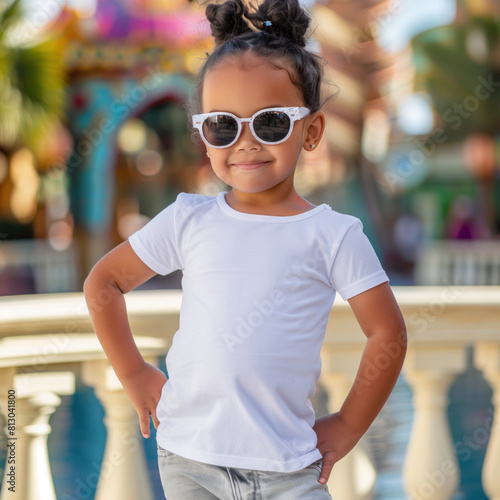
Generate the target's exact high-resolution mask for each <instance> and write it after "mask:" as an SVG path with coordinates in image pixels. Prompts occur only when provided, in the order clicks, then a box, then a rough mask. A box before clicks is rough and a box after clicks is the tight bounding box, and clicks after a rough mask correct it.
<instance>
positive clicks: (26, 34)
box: [0, 0, 66, 152]
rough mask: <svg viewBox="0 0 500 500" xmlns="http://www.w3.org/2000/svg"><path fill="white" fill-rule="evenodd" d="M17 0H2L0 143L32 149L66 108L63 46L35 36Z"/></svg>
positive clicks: (42, 139)
mask: <svg viewBox="0 0 500 500" xmlns="http://www.w3.org/2000/svg"><path fill="white" fill-rule="evenodd" d="M34 31H36V26H33V25H32V24H30V23H29V22H27V21H26V20H25V19H23V14H22V7H21V1H20V0H15V1H14V2H12V3H11V4H10V5H9V6H6V5H5V3H1V2H0V146H1V147H3V148H5V149H7V150H8V149H11V148H13V147H15V146H16V145H19V144H22V145H26V146H28V147H30V148H31V149H33V150H34V151H35V152H36V151H37V149H38V147H39V146H41V144H42V143H43V141H44V139H45V138H46V134H47V133H48V131H49V130H51V129H52V127H51V125H52V124H54V123H57V122H58V121H59V120H60V119H61V117H62V116H63V114H64V110H65V102H66V96H65V87H66V82H65V69H64V63H63V47H62V45H61V42H60V41H59V40H57V38H51V39H48V38H47V39H44V40H40V39H34V38H33V32H34Z"/></svg>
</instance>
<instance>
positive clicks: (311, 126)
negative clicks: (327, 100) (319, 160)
mask: <svg viewBox="0 0 500 500" xmlns="http://www.w3.org/2000/svg"><path fill="white" fill-rule="evenodd" d="M306 120H307V122H306V130H305V134H304V142H303V144H302V146H303V147H304V149H305V150H306V151H313V150H314V149H316V148H317V147H318V144H319V141H320V140H321V137H323V132H324V131H325V115H324V113H323V112H322V111H316V113H313V114H312V115H310V116H308V117H307V118H306Z"/></svg>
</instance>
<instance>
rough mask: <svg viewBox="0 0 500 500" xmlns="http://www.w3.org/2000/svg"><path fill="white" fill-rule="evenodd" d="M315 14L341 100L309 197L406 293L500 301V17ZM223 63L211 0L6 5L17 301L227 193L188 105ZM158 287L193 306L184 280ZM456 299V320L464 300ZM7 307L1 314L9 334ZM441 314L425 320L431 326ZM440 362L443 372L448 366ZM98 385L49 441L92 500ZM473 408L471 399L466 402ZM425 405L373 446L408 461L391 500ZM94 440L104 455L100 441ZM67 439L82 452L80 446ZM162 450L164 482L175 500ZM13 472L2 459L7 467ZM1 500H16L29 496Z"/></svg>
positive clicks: (466, 381)
mask: <svg viewBox="0 0 500 500" xmlns="http://www.w3.org/2000/svg"><path fill="white" fill-rule="evenodd" d="M303 3H304V5H307V7H309V8H310V9H311V13H312V15H313V18H314V24H315V29H314V33H313V34H314V36H313V40H312V41H311V46H310V47H311V49H312V50H316V51H318V52H320V53H321V54H322V56H323V57H324V58H325V59H326V61H327V65H326V67H325V72H326V77H327V78H326V82H327V83H326V84H325V92H326V93H332V92H333V93H335V92H337V90H338V94H337V95H336V97H335V98H334V99H332V100H331V101H329V102H328V104H327V105H326V107H325V110H324V111H325V113H326V115H327V130H326V138H325V140H323V141H322V143H321V145H320V147H319V148H318V149H317V150H315V151H314V152H311V153H304V154H303V156H302V158H301V163H300V165H299V167H298V170H297V175H296V181H297V182H296V186H297V189H298V191H299V192H300V193H301V194H302V195H303V196H304V197H306V198H307V199H308V200H310V201H311V202H312V203H314V204H320V203H328V204H329V205H330V206H331V207H332V208H333V209H334V210H338V211H340V212H344V213H349V214H352V215H355V216H357V217H359V218H360V219H361V220H362V222H363V225H364V228H365V232H366V234H367V235H368V237H369V238H370V240H371V242H372V243H373V245H374V247H375V250H376V252H377V254H378V255H379V257H380V259H381V261H382V264H383V266H384V267H385V269H386V270H387V272H388V275H389V277H390V279H391V284H392V285H396V286H398V285H399V286H402V287H405V286H410V287H413V285H429V286H430V285H436V286H442V287H447V288H443V289H444V290H448V292H449V291H450V290H452V289H453V288H452V287H455V286H461V285H478V286H491V285H500V236H499V235H500V4H499V3H498V2H497V1H496V0H439V1H438V0H434V1H431V0H425V1H424V0H422V1H419V2H411V0H349V1H347V0H317V1H315V0H303ZM211 49H212V41H211V38H210V29H209V26H208V25H207V23H206V20H205V17H204V8H203V7H202V6H200V5H199V4H198V2H197V1H196V0H195V1H192V2H190V1H188V0H44V1H42V0H15V1H12V0H0V295H3V296H22V295H25V294H46V293H57V294H59V293H62V292H80V291H81V289H82V284H83V281H84V279H85V277H86V275H87V273H88V271H89V270H90V268H91V267H92V266H93V264H94V263H95V262H96V261H97V260H98V259H99V258H100V257H101V256H102V255H104V254H105V253H106V252H107V251H108V250H110V249H111V248H112V247H114V246H115V245H117V244H119V243H120V242H122V241H124V240H126V239H127V238H128V237H129V236H130V235H131V234H132V233H133V232H134V231H136V230H137V229H139V228H140V227H141V226H142V225H144V224H145V223H146V222H147V221H148V220H149V219H151V218H152V217H154V216H155V215H156V214H157V213H158V212H159V211H160V210H161V209H162V208H164V207H165V206H166V205H168V204H169V203H171V202H172V201H174V200H175V198H176V195H177V194H178V193H179V192H181V191H185V192H198V193H203V194H208V195H216V194H217V193H218V192H220V191H224V190H227V189H228V187H227V186H225V185H224V184H222V183H221V182H220V181H219V180H218V179H217V178H216V177H215V176H214V174H213V173H212V171H211V168H210V165H209V163H208V159H207V158H206V156H205V155H204V154H202V153H203V150H202V148H201V146H200V144H198V143H196V142H193V141H192V137H191V136H192V134H191V131H190V130H189V129H188V126H187V125H188V124H187V118H186V109H185V106H184V103H185V101H186V99H188V97H189V95H190V92H191V86H192V80H193V76H194V75H195V74H196V72H197V70H198V68H199V67H200V65H201V63H202V61H203V58H204V57H205V54H206V52H210V50H211ZM141 288H143V289H165V288H166V289H178V288H180V274H179V273H173V274H172V275H169V276H167V277H159V276H158V277H155V278H153V279H152V280H151V281H150V282H148V283H146V284H145V285H143V286H142V287H141ZM413 288H415V289H416V288H418V287H413ZM492 289H493V287H492ZM497 290H498V289H497ZM450 293H451V294H452V295H453V292H450ZM460 293H462V292H460ZM464 293H465V292H464ZM458 295H459V292H457V295H455V296H454V297H457V296H458ZM61 297H63V294H62V295H61ZM440 297H444V295H442V296H440ZM7 298H8V297H5V299H7ZM462 299H463V301H464V303H465V298H463V297H462ZM462 299H460V300H462ZM61 300H63V299H61ZM426 300H431V299H426ZM436 300H437V299H436ZM439 300H441V302H437V303H438V304H442V303H444V304H445V305H446V307H447V312H448V311H451V309H452V305H451V300H448V301H447V302H446V300H445V299H443V298H441V299H439ZM474 301H475V299H474V300H473V301H472V302H474ZM410 302H411V300H410ZM428 303H429V302H427V304H428ZM475 303H479V301H476V302H475ZM9 304H11V302H4V303H3V304H2V306H1V307H3V308H4V310H3V312H2V314H4V317H9V318H10V316H9V314H10V313H9V312H6V309H5V308H6V307H7V308H8V307H9ZM12 304H14V302H12ZM32 304H33V305H35V302H32ZM40 304H41V302H40ZM61 304H63V302H61ZM41 307H42V306H39V308H41ZM61 307H62V305H61ZM425 307H428V305H427V306H425ZM443 307H444V306H443ZM443 310H444V309H443ZM417 311H419V312H418V314H420V316H416V317H415V318H416V319H419V318H420V319H421V320H422V321H423V319H422V318H423V317H424V316H422V315H423V313H422V308H420V309H418V310H417ZM440 311H441V310H440ZM22 314H25V313H21V315H22ZM26 314H28V313H26ZM41 314H42V316H43V313H41ZM415 314H417V313H415ZM441 314H442V311H441V312H439V313H434V316H429V317H427V325H429V324H431V323H433V322H434V321H435V320H436V318H438V317H439V316H440V315H441ZM445 315H446V314H443V317H444V316H445ZM0 316H1V314H0ZM429 318H430V319H429ZM9 321H10V319H9ZM82 321H83V320H82ZM438 323H439V322H438V321H436V322H435V323H433V325H434V327H436V325H437V324H438ZM12 324H13V323H12ZM457 324H458V323H457ZM415 325H417V323H416V322H415ZM496 325H497V327H498V323H496ZM497 327H496V330H498V328H497ZM6 328H7V327H6ZM9 328H10V327H9ZM20 331H21V332H24V333H26V332H27V331H28V330H26V331H25V329H24V327H21V328H20ZM0 333H1V332H0ZM46 333H47V332H46ZM66 333H68V332H67V331H66ZM488 335H489V334H488ZM0 336H1V335H0ZM436 338H438V336H437V337H436ZM481 338H483V337H481ZM484 338H490V337H487V336H486V337H484ZM496 338H497V337H496ZM478 339H479V337H478ZM8 345H10V344H2V346H3V347H2V348H5V346H8ZM19 345H20V344H18V347H17V348H18V349H20V348H19ZM467 349H469V347H468V348H467ZM5 352H7V351H5ZM9 352H10V351H9ZM16 352H17V351H16ZM439 352H441V351H439ZM443 352H444V351H443ZM467 352H468V355H467V356H468V357H467V362H466V364H464V365H463V366H462V364H460V363H462V362H461V361H460V363H459V365H457V366H460V368H457V369H456V373H460V372H463V373H461V375H460V377H462V379H461V380H462V382H460V383H459V384H458V385H457V383H456V381H455V383H454V385H453V386H452V387H451V392H450V398H451V404H450V406H448V407H447V409H446V410H443V411H446V412H448V413H447V416H448V417H449V419H450V426H451V433H452V435H453V439H454V440H455V448H457V442H458V443H459V444H460V443H462V444H463V442H464V440H463V439H462V438H461V436H464V435H465V434H464V433H466V432H472V430H471V429H476V430H477V429H480V428H481V427H478V424H477V422H478V421H484V419H485V415H487V414H488V412H491V408H492V403H491V394H492V392H491V389H490V388H489V386H488V384H487V383H486V382H485V380H484V378H483V377H482V376H481V375H480V374H479V372H478V370H477V369H476V368H474V367H473V360H472V358H473V355H474V353H473V350H470V349H469V350H468V351H467ZM434 354H435V352H434ZM434 354H433V355H434ZM448 354H449V353H448ZM448 354H447V355H448ZM16 359H17V358H16ZM431 359H433V360H438V362H437V363H435V364H436V365H438V364H439V362H440V360H441V359H442V358H441V354H439V355H438V357H437V358H434V357H432V356H431ZM446 359H448V358H446ZM450 359H451V358H450ZM457 359H458V358H457ZM460 359H462V358H460ZM447 363H448V362H447ZM447 363H444V365H445V366H447V367H449V366H451V365H450V364H447ZM450 363H451V362H450ZM19 365H20V364H19ZM19 365H18V366H19ZM444 365H443V366H444ZM1 366H7V365H5V364H4V365H1ZM1 366H0V368H1ZM499 366H500V364H499ZM163 368H164V366H163ZM443 370H445V371H446V369H443ZM456 373H455V374H456ZM460 377H459V378H460ZM87 379H88V380H90V379H92V377H90V379H89V378H88V377H87ZM408 380H410V381H411V378H410V379H408ZM439 380H440V381H441V379H439ZM450 380H451V379H450ZM80 383H81V380H80V382H78V380H77V390H76V391H73V393H72V392H71V391H70V390H68V392H66V393H65V392H64V390H61V391H59V394H60V395H62V394H70V393H72V394H73V396H72V397H69V396H68V398H67V399H65V400H64V401H63V405H62V406H61V408H60V409H59V410H58V412H57V413H56V414H55V415H54V416H53V418H52V420H51V423H52V426H53V428H54V429H58V430H59V433H53V434H52V435H51V436H50V439H49V451H50V457H51V462H52V466H53V476H54V483H55V485H56V490H57V493H58V495H57V496H58V498H64V499H65V500H68V499H73V498H78V499H80V498H93V495H94V492H95V484H93V485H89V484H83V483H82V485H80V483H75V479H74V477H72V474H73V475H74V474H75V473H74V472H71V470H73V471H78V473H79V474H80V475H79V476H78V478H80V477H84V476H85V474H89V475H88V476H87V478H88V477H90V475H91V474H93V473H94V472H95V471H94V469H92V467H93V466H94V465H92V467H91V466H90V465H89V464H90V463H92V464H94V463H95V462H99V460H100V459H101V458H102V453H103V449H102V446H103V445H102V443H103V442H104V440H105V434H106V430H105V428H104V425H103V424H102V415H103V410H102V407H101V406H99V403H98V402H97V399H96V398H95V396H94V394H93V392H92V391H91V389H89V387H87V386H86V385H85V384H80ZM79 384H80V385H79ZM460 384H461V385H460ZM497 384H498V382H497ZM1 385H2V383H1V380H0V386H1ZM87 385H88V384H87ZM431 385H432V384H431ZM436 386H440V384H439V383H438V384H436ZM415 387H416V386H415V385H412V389H413V390H416V389H415ZM443 387H444V389H443V391H445V390H447V389H446V388H447V387H448V386H447V385H446V384H444V385H443ZM429 390H430V389H429ZM497 390H498V391H500V387H499V388H497ZM467 391H468V392H467ZM466 393H468V394H469V395H470V394H472V395H473V399H472V400H471V399H470V398H469V399H468V400H467V401H468V402H465V403H464V402H462V399H463V396H464V394H466ZM100 394H101V395H100V396H99V398H100V401H101V403H102V404H103V406H104V407H105V408H108V407H107V406H106V404H107V401H106V398H105V397H103V396H102V393H100ZM2 397H3V395H2ZM318 398H319V399H318V400H317V401H316V403H315V404H318V405H321V401H320V399H321V393H320V394H319V396H318ZM474 398H475V399H474ZM497 400H498V401H500V398H499V397H498V396H497ZM471 401H472V403H471ZM436 404H437V403H436ZM464 405H465V406H467V405H469V407H470V406H471V405H472V406H473V407H474V409H475V412H476V413H475V414H474V415H475V420H474V418H472V417H471V418H469V417H467V418H468V420H467V419H465V420H464V419H461V417H459V415H462V414H463V413H464ZM56 406H57V405H56ZM438 406H439V405H438ZM410 407H411V390H410V387H409V386H408V384H407V382H405V381H404V380H401V381H400V382H398V385H397V387H396V391H395V399H394V402H393V403H392V406H391V404H389V409H390V410H389V411H388V413H387V414H386V415H385V416H384V415H382V422H384V421H383V419H384V418H385V419H386V420H385V423H381V424H379V425H375V426H374V429H375V430H374V431H372V434H371V435H370V436H369V439H371V440H372V441H373V443H374V445H375V447H376V446H377V445H378V446H379V447H380V446H381V445H382V444H385V445H388V444H387V443H392V444H390V447H392V448H391V449H392V452H391V453H392V454H391V453H385V454H384V453H380V454H379V455H377V454H375V456H374V457H372V458H373V460H374V462H376V464H377V468H378V479H377V480H378V481H379V484H378V490H379V494H378V496H377V498H381V499H384V500H390V499H398V500H401V498H403V496H402V495H403V493H402V487H401V477H400V476H401V474H400V468H401V462H402V458H403V455H404V450H405V446H406V443H407V441H408V435H409V432H410V431H409V429H410V427H411V422H412V418H413V414H412V410H411V408H410ZM416 408H417V410H415V411H419V410H418V404H417V407H416ZM436 411H437V410H436ZM439 411H441V410H439ZM391 412H392V414H391ZM394 415H397V417H394ZM47 418H48V417H47ZM391 418H396V420H397V422H396V423H395V421H393V420H391ZM439 418H441V417H439ZM387 419H388V420H387ZM398 419H399V420H398ZM481 419H482V420H481ZM438 420H439V419H438ZM97 422H98V423H97ZM439 422H441V420H439ZM396 424H397V425H399V427H397V429H399V430H398V431H397V432H396V431H394V430H395V429H396V427H395V426H396ZM106 425H108V424H106ZM439 425H442V424H439ZM439 425H437V426H436V428H440V427H439ZM446 425H447V424H446ZM467 425H468V426H469V427H467ZM91 428H92V431H91V432H92V439H93V440H94V441H95V442H94V441H93V444H92V443H91V442H90V441H88V440H87V439H86V438H84V437H83V438H82V436H84V433H85V430H87V431H88V432H90V430H89V429H91ZM388 429H392V430H393V431H394V432H392V434H390V435H391V436H392V437H387V436H388V433H389V431H388ZM464 429H469V431H467V430H464ZM63 431H64V432H63ZM107 431H108V432H109V431H110V428H109V426H108V428H107ZM436 432H437V431H436ZM377 433H378V434H377ZM69 435H72V436H73V437H72V439H73V440H77V439H79V440H80V441H82V440H83V444H80V445H75V444H74V441H71V443H73V444H68V439H69V438H68V436H69ZM488 437H489V434H488ZM391 439H392V441H391ZM496 439H497V440H496V441H495V443H496V444H495V446H496V447H497V448H498V447H500V440H499V439H500V438H499V437H497V438H496ZM150 441H151V442H148V443H146V445H145V446H146V455H147V460H148V463H149V466H148V467H149V470H150V474H152V476H153V488H154V491H155V495H157V498H161V492H160V489H159V488H160V486H159V482H158V477H157V472H155V465H154V461H155V449H154V443H153V442H152V440H150ZM487 442H488V439H485V440H484V442H483V441H481V443H479V442H478V441H477V440H476V442H475V443H476V444H475V445H474V446H472V445H471V446H469V447H468V448H467V451H469V452H470V453H471V457H472V458H471V459H470V460H469V459H467V461H466V463H465V465H464V464H463V463H460V464H459V465H460V469H461V477H462V479H461V483H460V487H459V486H458V485H457V484H455V485H454V486H453V487H452V489H451V490H450V491H452V492H453V491H455V490H456V494H455V496H453V498H454V499H459V498H460V499H468V500H483V499H486V498H487V497H486V496H485V493H484V491H483V489H482V486H481V480H480V479H479V478H480V475H481V467H482V464H483V459H484V455H485V449H486V446H487ZM96 443H97V444H96ZM99 443H101V444H99ZM373 443H372V444H373ZM101 445H102V446H101ZM476 445H477V446H476ZM388 446H389V445H388ZM447 446H448V445H447ZM450 446H451V443H450ZM450 446H448V448H449V447H450ZM444 448H446V446H444ZM497 448H496V449H497ZM497 453H498V451H497ZM499 456H500V455H499ZM387 457H389V458H387ZM4 459H5V452H4V450H2V449H0V465H1V464H2V461H3V463H5V461H4ZM92 460H94V462H92ZM490 462H491V461H490ZM71 464H72V465H71ZM71 467H73V469H72V468H71ZM68 471H70V472H68ZM384 471H385V472H384ZM0 472H1V468H0ZM490 472H491V474H490V476H491V477H493V476H495V477H496V476H498V474H495V473H493V472H492V470H491V471H490ZM490 476H489V477H490ZM433 477H434V476H433ZM384 481H385V482H384ZM496 485H497V487H500V486H498V482H497V483H496ZM4 486H5V485H4ZM2 491H3V493H2V500H4V498H5V499H10V498H11V497H10V496H8V493H7V492H6V491H4V490H2ZM424 493H425V492H424ZM12 498H14V497H12ZM19 498H21V499H24V498H28V497H27V496H20V497H19ZM33 498H35V497H33ZM36 498H38V497H36ZM40 498H42V497H40ZM43 498H44V499H45V498H50V499H52V498H55V496H53V497H51V496H50V495H49V496H47V497H43ZM96 498H97V497H96ZM99 498H100V499H101V498H114V497H111V496H106V495H104V494H103V493H101V496H100V497H99ZM116 498H118V497H116ZM120 498H122V499H123V500H126V498H129V497H126V498H125V497H120ZM141 498H152V497H151V496H149V497H148V496H147V495H145V496H141ZM347 498H348V497H347V496H346V497H343V500H346V499H347ZM349 498H363V499H365V498H368V497H363V496H362V495H358V496H356V497H355V496H353V497H349ZM412 498H418V499H420V498H431V499H434V498H438V499H441V500H445V499H446V500H448V499H449V498H451V494H449V495H442V496H439V495H438V496H435V495H434V496H433V494H429V495H426V494H423V493H422V494H421V495H420V496H415V497H412ZM490 498H493V497H492V496H490ZM495 498H498V497H495ZM30 499H31V497H30Z"/></svg>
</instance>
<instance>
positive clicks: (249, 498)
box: [158, 447, 332, 500]
mask: <svg viewBox="0 0 500 500" xmlns="http://www.w3.org/2000/svg"><path fill="white" fill-rule="evenodd" d="M158 466H159V469H160V477H161V482H162V485H163V490H164V492H165V497H166V498H167V500H331V498H332V497H331V496H330V494H329V493H328V487H327V486H326V485H322V484H320V483H319V482H318V479H319V475H320V472H321V460H319V461H317V462H314V463H313V464H311V465H309V466H308V467H306V468H305V469H302V470H299V471H297V472H263V471H255V470H250V469H235V468H231V467H219V466H217V465H209V464H204V463H201V462H195V461H193V460H189V459H187V458H184V457H181V456H179V455H177V454H175V453H172V452H170V451H167V450H164V449H163V448H161V447H158Z"/></svg>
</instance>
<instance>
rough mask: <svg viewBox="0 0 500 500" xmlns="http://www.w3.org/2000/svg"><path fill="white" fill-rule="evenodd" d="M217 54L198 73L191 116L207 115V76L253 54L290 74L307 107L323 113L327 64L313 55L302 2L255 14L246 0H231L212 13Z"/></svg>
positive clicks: (275, 1) (270, 2) (277, 0)
mask: <svg viewBox="0 0 500 500" xmlns="http://www.w3.org/2000/svg"><path fill="white" fill-rule="evenodd" d="M205 13H206V16H207V19H208V20H209V22H210V28H211V30H212V35H213V37H214V39H215V45H216V47H215V49H214V51H213V52H212V54H210V55H208V57H207V59H206V61H205V63H204V65H203V66H202V68H201V70H200V71H199V73H198V76H197V80H196V87H195V89H194V90H195V92H194V95H193V101H192V102H191V104H190V108H191V109H190V110H189V114H190V115H192V114H196V113H201V97H202V93H203V82H204V79H205V75H206V74H207V73H208V71H210V69H212V68H213V67H215V66H217V65H218V64H219V63H220V62H221V61H222V60H223V59H224V58H226V57H235V56H239V55H241V54H243V53H244V52H249V51H250V52H252V53H253V54H255V55H257V56H259V57H260V58H262V59H263V60H264V61H265V62H266V63H267V64H269V65H271V66H272V67H275V68H277V69H284V70H286V71H287V72H288V74H289V76H290V80H291V81H292V83H293V84H294V85H295V86H296V87H297V88H298V89H299V91H300V93H301V96H302V100H303V102H304V105H305V106H306V107H308V108H309V109H310V110H311V111H312V112H315V111H318V110H319V109H321V107H322V106H323V104H324V102H325V101H326V100H327V99H324V100H323V99H322V96H321V84H322V79H323V59H322V58H321V56H319V55H317V54H315V53H314V52H312V51H309V50H307V48H306V43H307V39H308V36H307V34H308V30H309V27H310V24H311V18H310V16H309V14H308V13H307V12H306V11H305V10H304V9H303V8H302V7H301V5H300V3H299V0H264V1H263V2H262V3H261V4H260V5H258V6H252V8H251V9H250V8H249V7H248V6H247V4H246V3H245V1H244V0H228V1H226V2H224V3H222V4H210V5H208V6H207V8H206V11H205Z"/></svg>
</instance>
